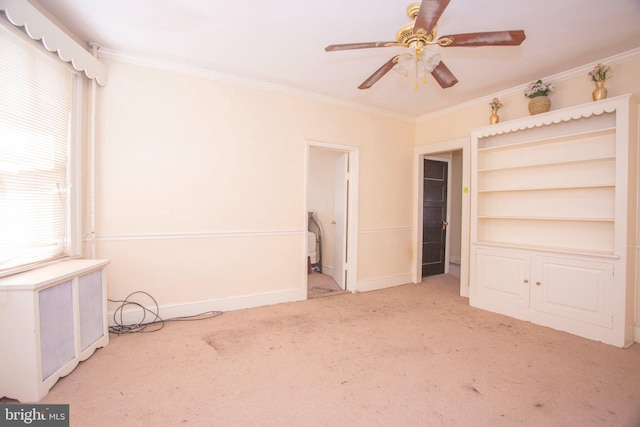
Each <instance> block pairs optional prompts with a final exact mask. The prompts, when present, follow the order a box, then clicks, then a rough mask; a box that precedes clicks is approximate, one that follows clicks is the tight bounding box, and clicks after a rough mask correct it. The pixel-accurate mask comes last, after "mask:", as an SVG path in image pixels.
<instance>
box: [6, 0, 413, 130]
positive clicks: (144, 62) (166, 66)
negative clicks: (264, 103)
mask: <svg viewBox="0 0 640 427" xmlns="http://www.w3.org/2000/svg"><path fill="white" fill-rule="evenodd" d="M0 1H2V0H0ZM98 57H99V58H105V59H111V60H114V61H119V62H124V63H128V64H132V65H138V66H141V67H146V68H152V69H156V70H161V71H168V72H172V73H177V74H182V75H186V76H191V77H198V78H203V79H207V80H213V81H217V82H221V83H228V84H232V85H237V86H244V87H248V88H252V89H257V90H264V91H267V92H274V93H278V94H282V95H288V96H292V97H296V98H304V99H307V100H311V101H316V102H320V103H323V104H328V105H333V106H336V107H342V108H348V109H351V110H356V111H361V112H364V113H369V114H374V115H377V116H383V117H387V118H390V119H395V120H400V121H404V122H409V123H415V118H413V117H409V116H405V115H402V114H398V113H394V112H391V111H387V110H382V109H377V108H373V107H368V106H366V105H362V104H357V103H352V102H346V101H343V100H340V99H337V98H332V97H329V96H323V95H318V94H317V93H312V92H306V91H302V90H297V89H292V88H290V87H286V86H282V85H277V84H272V83H266V82H263V81H259V80H253V79H247V78H243V77H238V76H234V75H232V74H225V73H220V72H216V71H211V70H207V69H205V68H201V67H194V66H190V65H184V64H179V63H177V62H172V61H164V60H158V59H153V58H148V57H144V56H140V55H136V54H132V53H130V52H125V51H120V50H114V49H107V48H100V50H99V51H98Z"/></svg>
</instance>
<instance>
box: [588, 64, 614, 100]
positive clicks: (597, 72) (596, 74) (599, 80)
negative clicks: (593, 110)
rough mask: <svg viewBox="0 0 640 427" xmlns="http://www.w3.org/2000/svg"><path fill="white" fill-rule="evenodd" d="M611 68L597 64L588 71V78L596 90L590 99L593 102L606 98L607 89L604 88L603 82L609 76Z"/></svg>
mask: <svg viewBox="0 0 640 427" xmlns="http://www.w3.org/2000/svg"><path fill="white" fill-rule="evenodd" d="M610 72H611V67H610V66H608V65H603V64H598V65H596V66H595V67H593V70H591V71H589V77H591V81H593V82H594V83H595V84H596V88H595V90H594V91H593V94H592V97H593V100H594V101H598V100H600V99H605V98H606V97H607V88H606V87H604V82H605V81H607V79H608V78H610V77H611V76H610V75H609V73H610Z"/></svg>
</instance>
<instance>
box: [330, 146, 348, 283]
mask: <svg viewBox="0 0 640 427" xmlns="http://www.w3.org/2000/svg"><path fill="white" fill-rule="evenodd" d="M348 179H349V154H347V153H345V154H343V155H341V156H340V157H338V159H337V160H336V163H335V213H334V215H335V226H334V249H333V254H334V259H333V265H334V269H333V280H335V281H336V283H337V284H338V286H340V287H341V288H342V289H347V288H346V286H347V283H346V271H347V264H346V263H347V213H348V210H347V200H348V197H347V196H348V193H347V191H348V188H349V186H348Z"/></svg>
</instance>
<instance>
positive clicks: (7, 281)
mask: <svg viewBox="0 0 640 427" xmlns="http://www.w3.org/2000/svg"><path fill="white" fill-rule="evenodd" d="M108 263H109V261H106V260H71V261H63V262H59V263H56V264H52V265H49V266H47V267H43V268H39V269H37V270H33V271H29V272H26V273H21V274H16V275H13V276H9V277H5V278H2V279H0V340H1V341H2V349H3V350H2V352H1V353H0V379H1V381H0V397H2V396H6V397H9V398H13V399H17V400H20V401H21V402H37V401H38V400H40V399H41V398H42V397H43V396H45V395H46V394H47V393H48V391H49V389H50V388H51V387H53V385H54V384H55V383H56V381H57V380H58V379H59V378H60V377H63V376H65V375H68V374H69V373H70V372H71V371H72V370H73V369H74V368H75V367H76V366H77V364H78V363H79V362H80V361H82V360H85V359H87V358H88V357H89V356H91V354H93V352H94V351H95V350H96V349H97V348H99V347H103V346H105V345H107V344H108V342H109V332H108V323H107V299H106V298H107V297H106V295H107V293H106V272H105V267H106V266H107V264H108Z"/></svg>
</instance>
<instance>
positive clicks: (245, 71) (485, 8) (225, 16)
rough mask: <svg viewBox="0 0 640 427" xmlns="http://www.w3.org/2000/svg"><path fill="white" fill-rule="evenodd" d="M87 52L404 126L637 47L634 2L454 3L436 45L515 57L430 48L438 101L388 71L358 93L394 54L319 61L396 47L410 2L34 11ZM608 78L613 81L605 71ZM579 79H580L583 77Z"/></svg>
mask: <svg viewBox="0 0 640 427" xmlns="http://www.w3.org/2000/svg"><path fill="white" fill-rule="evenodd" d="M37 2H38V3H40V4H41V5H42V6H43V7H44V8H46V9H47V10H48V11H49V12H51V13H52V14H53V15H54V16H55V17H56V18H57V19H58V20H59V21H61V22H62V23H63V24H64V25H66V26H67V27H68V28H69V29H70V30H71V31H73V32H74V33H75V34H76V35H77V36H78V37H79V38H80V39H82V40H83V41H86V42H97V43H98V44H99V45H100V46H101V47H102V48H105V49H107V51H108V52H110V53H111V54H116V55H117V54H122V55H135V56H136V57H141V58H142V59H149V60H155V61H167V62H173V63H177V64H181V65H183V66H190V67H196V68H201V69H205V70H208V71H210V72H212V73H216V74H223V75H230V76H234V78H240V79H243V80H244V79H246V80H248V81H251V82H253V83H259V84H262V83H266V84H269V85H271V86H274V85H275V86H276V87H283V88H287V90H294V91H301V92H308V93H312V94H317V95H321V96H324V97H329V98H334V99H338V100H342V101H346V102H349V103H355V104H359V105H362V106H366V107H371V108H375V109H380V110H384V111H387V112H392V113H395V114H399V115H403V116H407V117H419V116H421V115H424V114H427V113H430V112H433V111H437V110H440V109H443V108H446V107H449V106H453V105H457V104H460V103H463V102H465V101H468V100H471V99H475V98H479V97H483V96H489V95H491V94H493V93H496V92H499V91H501V90H506V89H509V88H513V87H516V86H519V85H523V86H524V85H526V84H527V83H528V82H530V81H533V80H537V79H538V78H540V77H545V76H550V75H553V74H556V73H559V72H562V71H565V70H569V69H572V68H575V67H580V66H584V65H586V64H590V63H594V62H597V61H599V60H601V59H603V58H607V57H609V56H613V55H616V54H619V53H622V52H626V51H629V50H631V49H635V48H638V47H640V0H614V1H603V0H517V1H514V0H451V3H450V4H449V6H448V7H447V8H446V10H445V11H444V13H443V14H442V16H441V18H440V20H439V23H438V33H439V34H440V35H445V34H456V33H468V32H480V31H497V30H517V29H522V30H524V31H525V33H526V36H527V38H526V40H525V41H524V42H523V43H522V45H520V46H515V47H514V46H504V47H494V46H491V47H449V48H443V47H433V49H435V50H436V51H438V53H440V54H441V55H442V60H443V62H444V63H445V64H446V65H447V66H448V67H449V68H450V69H451V71H452V72H453V73H454V74H455V76H456V77H457V78H458V80H459V83H458V84H457V85H455V86H453V87H452V88H449V89H442V88H440V86H439V85H438V84H437V83H436V82H435V81H434V80H433V79H430V80H429V82H428V83H427V85H426V86H425V85H422V84H420V87H419V89H418V90H415V89H414V88H413V83H414V79H413V78H412V77H411V76H410V77H405V76H403V75H401V74H399V73H395V72H393V71H391V72H389V73H388V74H387V75H385V76H384V77H383V78H382V79H381V80H380V81H378V83H376V84H375V85H374V86H373V87H372V88H371V89H367V90H360V89H357V87H358V85H359V84H360V83H362V82H363V81H364V80H365V79H366V78H367V77H369V75H371V74H372V73H373V72H374V71H375V70H376V69H377V68H378V67H380V66H381V65H382V64H383V63H385V62H386V61H388V60H389V59H390V58H391V57H392V56H394V55H396V54H398V53H402V52H404V51H405V50H404V49H403V48H399V47H387V48H376V49H361V50H350V51H339V52H325V51H324V48H325V46H327V45H330V44H340V43H353V42H368V41H393V40H395V34H396V32H397V31H398V30H399V29H400V27H401V26H403V25H404V24H406V23H408V22H409V21H410V19H409V18H408V16H407V15H406V9H407V6H408V5H409V4H410V3H411V0H402V1H400V0H349V1H345V0H321V1H306V2H305V1H294V0H271V1H265V0H244V1H238V0H37ZM614 71H615V70H614ZM585 78H587V77H586V75H585Z"/></svg>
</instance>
